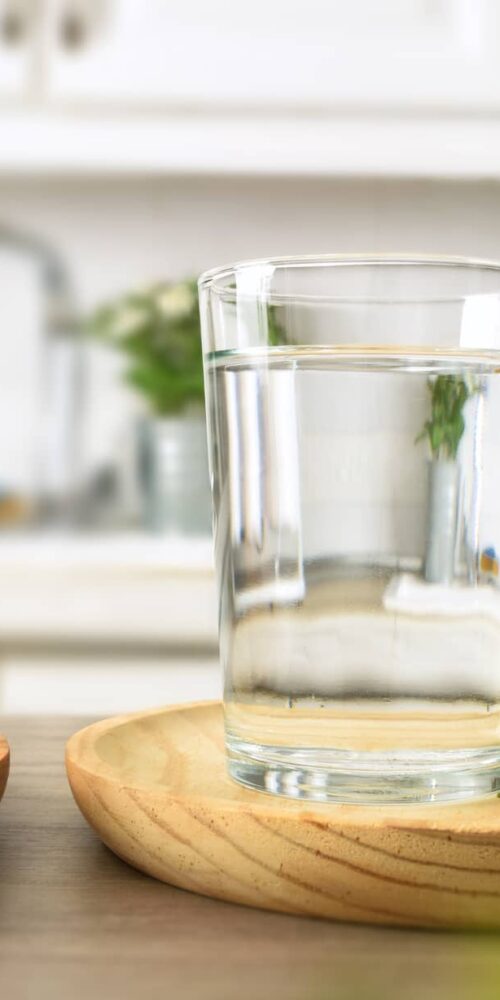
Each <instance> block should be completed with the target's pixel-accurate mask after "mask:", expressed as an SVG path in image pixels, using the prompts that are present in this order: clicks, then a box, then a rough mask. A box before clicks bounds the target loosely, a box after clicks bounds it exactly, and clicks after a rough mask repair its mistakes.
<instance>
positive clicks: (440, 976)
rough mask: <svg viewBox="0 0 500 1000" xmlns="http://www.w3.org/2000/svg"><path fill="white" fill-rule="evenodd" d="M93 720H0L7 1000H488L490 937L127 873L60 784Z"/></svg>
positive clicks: (0, 976)
mask: <svg viewBox="0 0 500 1000" xmlns="http://www.w3.org/2000/svg"><path fill="white" fill-rule="evenodd" d="M89 721H91V720H88V719H69V718H58V719H47V718H44V719H42V718H35V719H33V718H25V719H17V720H16V719H13V718H5V719H4V720H3V721H2V729H3V730H4V732H5V734H6V735H7V737H8V739H9V742H10V745H11V751H12V755H11V756H12V762H11V776H10V779H9V784H8V787H7V791H6V793H5V797H4V800H3V802H2V803H1V804H0V982H1V992H2V997H4V996H5V998H6V1000H7V998H8V1000H35V998H36V1000H70V998H71V1000H84V998H85V1000H101V998H102V1000H115V998H116V1000H128V998H134V1000H135V998H136V997H137V998H138V1000H139V998H140V1000H156V998H158V1000H160V998H161V1000H177V998H179V1000H195V998H196V1000H271V998H272V1000H282V998H287V1000H393V998H394V1000H396V998H397V1000H399V998H400V997H402V996H404V997H405V1000H498V997H500V937H499V936H498V935H493V934H490V935H478V934H474V935H472V934H471V935H466V934H444V933H430V932H429V933H428V932H421V931H404V930H401V931H396V930H383V929H377V928H371V927H356V926H351V925H347V924H333V923H324V922H321V921H314V920H308V919H303V918H297V917H287V916H279V915H275V914H272V913H265V912H260V911H257V910H247V909H244V908H243V907H237V906H232V905H229V904H225V903H219V902H215V901H212V900H210V899H205V898H202V897H198V896H195V895H192V894H190V893H187V892H183V891H182V890H179V889H174V888H171V887H170V886H167V885H163V884H161V883H159V882H155V881H153V880H152V879H149V878H147V877H146V876H143V875H140V874H139V873H138V872H136V871H134V870H132V869H131V868H129V867H127V865H125V864H124V863H123V862H121V861H119V860H118V858H116V857H114V856H113V855H112V854H110V852H109V851H107V850H106V848H104V847H103V846H102V845H101V844H100V842H99V841H98V840H97V838H96V837H95V835H94V834H93V833H92V832H91V831H90V830H89V829H88V828H87V826H86V824H85V821H84V820H83V819H82V817H81V815H80V814H79V812H78V811H77V809H76V806H75V805H74V803H73V800H72V798H71V794H70V792H69V789H68V786H67V783H66V778H65V774H64V765H63V753H64V744H65V741H66V739H67V737H68V736H69V735H70V734H71V733H72V732H74V731H75V730H76V729H77V728H79V727H80V726H82V725H84V724H86V723H87V722H89Z"/></svg>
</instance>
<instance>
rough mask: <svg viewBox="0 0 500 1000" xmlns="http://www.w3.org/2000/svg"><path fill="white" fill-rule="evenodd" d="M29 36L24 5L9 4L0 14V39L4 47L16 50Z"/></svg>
mask: <svg viewBox="0 0 500 1000" xmlns="http://www.w3.org/2000/svg"><path fill="white" fill-rule="evenodd" d="M26 34H27V11H26V9H25V7H24V5H23V4H19V3H8V4H5V6H4V9H3V10H2V11H1V12H0V39H1V41H2V42H3V44H4V45H9V46H12V48H14V47H15V46H16V45H20V44H21V43H22V42H23V41H24V40H25V38H26Z"/></svg>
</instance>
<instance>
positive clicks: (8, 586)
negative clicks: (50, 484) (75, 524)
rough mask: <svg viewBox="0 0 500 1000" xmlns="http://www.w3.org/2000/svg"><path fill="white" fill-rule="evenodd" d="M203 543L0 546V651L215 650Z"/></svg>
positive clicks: (211, 587) (120, 540) (50, 541)
mask: <svg viewBox="0 0 500 1000" xmlns="http://www.w3.org/2000/svg"><path fill="white" fill-rule="evenodd" d="M211 550H212V545H211V541H209V540H208V539H207V540H205V539H200V540H193V541H186V542H184V541H182V542H181V541H180V540H174V539H172V540H171V541H169V540H168V539H154V538H151V539H147V538H142V537H141V536H133V535H130V536H122V537H117V538H113V537H112V536H109V537H107V538H105V537H103V538H95V539H85V538H73V539H71V538H64V537H62V536H60V537H57V536H54V537H45V538H33V539H29V538H25V539H21V538H20V539H3V540H2V541H1V542H0V593H1V594H2V599H1V601H0V643H1V645H2V649H3V652H4V655H5V652H6V650H7V651H9V650H10V651H12V650H22V649H30V650H36V649H37V647H43V646H50V647H51V648H52V647H54V646H57V645H59V646H62V647H64V648H73V647H74V648H78V649H82V648H85V647H90V648H96V647H99V648H103V649H106V648H110V647H116V648H121V649H126V648H130V649H131V650H133V649H142V650H148V649H159V648H165V647H171V648H175V649H178V650H185V651H186V652H196V651H214V652H215V650H216V648H217V601H216V590H215V579H214V574H213V572H212V569H211V564H212V556H211Z"/></svg>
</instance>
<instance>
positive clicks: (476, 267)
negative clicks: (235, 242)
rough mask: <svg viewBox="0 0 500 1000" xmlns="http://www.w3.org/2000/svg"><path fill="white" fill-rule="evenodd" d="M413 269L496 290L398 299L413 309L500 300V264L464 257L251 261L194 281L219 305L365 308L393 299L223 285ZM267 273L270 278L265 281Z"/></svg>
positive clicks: (366, 255) (334, 256)
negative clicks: (277, 275) (296, 272)
mask: <svg viewBox="0 0 500 1000" xmlns="http://www.w3.org/2000/svg"><path fill="white" fill-rule="evenodd" d="M363 266H367V267H391V266H392V267H414V268H416V269H421V270H424V269H425V268H429V269H432V268H436V269H437V268H448V269H454V270H456V271H457V272H460V271H463V272H466V271H469V272H478V273H480V272H481V271H483V272H488V271H493V272H498V290H492V291H489V292H484V291H480V290H478V291H466V292H463V293H458V294H456V295H451V296H450V295H447V296H444V295H443V296H439V295H434V296H430V297H426V296H425V295H416V296H415V295H413V296H411V297H410V296H408V297H407V298H403V299H399V300H396V301H399V302H400V303H401V304H411V303H414V302H420V303H422V302H436V303H437V302H460V301H465V300H466V299H470V298H474V297H476V296H484V295H490V296H491V295H498V296H500V260H493V259H488V258H481V257H465V256H460V255H458V256H454V255H448V254H425V253H389V252H384V253H334V254H329V253H324V254H296V255H289V256H281V257H256V258H249V259H245V260H239V261H236V262H234V263H232V264H226V265H222V266H219V267H214V268H210V269H208V270H206V271H204V272H203V273H202V274H201V275H200V277H199V279H198V288H199V291H200V293H201V292H202V291H207V292H208V293H209V294H210V295H214V296H216V297H217V298H218V299H220V300H221V301H223V302H234V303H236V302H237V301H240V300H244V299H247V300H253V301H260V302H268V303H272V304H286V303H293V302H296V303H301V302H304V303H307V302H310V303H315V302H317V303H327V302H337V303H341V302H343V303H349V302H350V303H353V304H358V305H359V304H363V303H366V304H369V303H380V304H384V303H386V304H393V303H394V301H395V300H394V299H393V298H392V297H389V296H382V297H379V296H370V295H366V294H365V295H363V294H361V295H359V296H355V295H345V294H344V295H335V294H331V293H329V294H321V293H310V292H309V293H303V292H278V291H272V290H270V289H269V288H266V287H265V285H264V284H259V285H258V286H257V285H256V287H255V290H251V291H246V290H245V291H243V290H241V289H237V288H235V287H234V286H231V285H228V284H227V283H226V282H227V281H228V280H230V279H231V277H233V276H236V275H237V274H238V273H239V272H241V273H244V272H245V271H246V272H249V273H251V272H252V271H253V272H254V273H255V272H258V270H259V269H261V270H262V277H268V278H270V277H271V275H270V274H269V269H271V268H272V269H273V272H272V276H274V271H276V270H279V269H287V268H288V269H293V268H297V269H299V268H311V269H314V268H318V269H321V268H332V270H334V269H335V268H341V267H353V268H354V267H363ZM266 270H267V271H268V274H267V275H266V273H265V272H266Z"/></svg>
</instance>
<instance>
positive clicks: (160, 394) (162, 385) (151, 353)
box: [88, 281, 203, 416]
mask: <svg viewBox="0 0 500 1000" xmlns="http://www.w3.org/2000/svg"><path fill="white" fill-rule="evenodd" d="M88 330H89V331H90V332H91V333H92V334H94V335H96V336H98V337H100V338H101V339H102V340H103V341H106V342H107V343H108V344H110V345H112V346H114V347H116V348H117V349H119V350H120V351H122V352H123V353H124V354H125V355H126V357H127V359H128V365H127V369H126V376H125V377H126V380H127V382H128V383H129V384H130V385H131V386H133V388H134V389H136V390H137V391H138V392H139V393H141V395H142V396H144V397H145V399H146V400H147V401H148V403H149V406H150V408H151V409H152V411H153V413H155V414H157V415H158V416H164V415H166V414H171V413H177V412H179V411H180V410H182V409H183V408H184V407H185V406H186V405H187V404H189V403H202V402H203V368H202V349H201V335H200V320H199V312H198V292H197V287H196V282H195V281H183V282H180V283H178V284H174V285H165V284H158V285H154V286H153V287H152V288H149V289H147V290H145V291H143V292H134V293H131V294H129V295H125V296H124V297H123V298H121V299H119V300H117V301H116V302H114V303H111V304H107V305H104V306H102V307H101V308H100V309H98V310H97V311H96V312H95V313H94V315H93V316H92V317H91V319H90V321H89V323H88Z"/></svg>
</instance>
